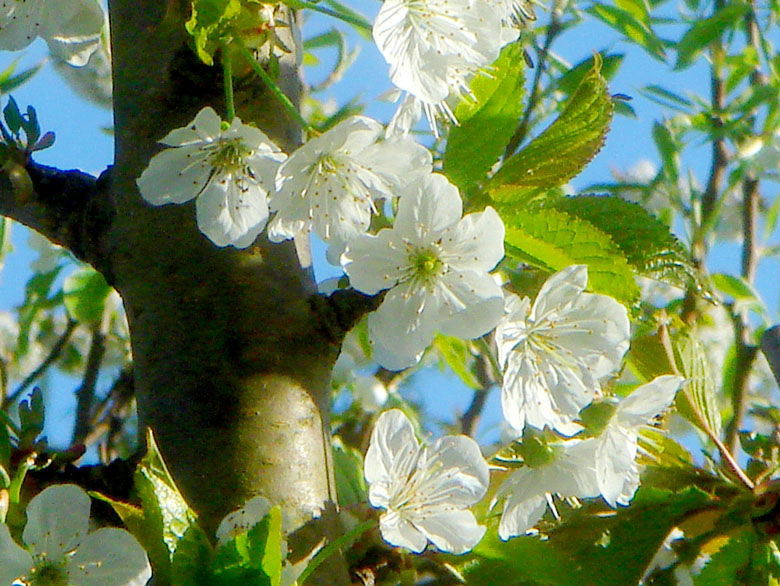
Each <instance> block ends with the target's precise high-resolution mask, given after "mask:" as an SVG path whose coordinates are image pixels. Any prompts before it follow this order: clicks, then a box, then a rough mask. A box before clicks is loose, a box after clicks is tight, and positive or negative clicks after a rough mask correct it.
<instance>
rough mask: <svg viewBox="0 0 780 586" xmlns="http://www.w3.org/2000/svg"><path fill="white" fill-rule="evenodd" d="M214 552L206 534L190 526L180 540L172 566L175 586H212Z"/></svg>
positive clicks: (172, 581)
mask: <svg viewBox="0 0 780 586" xmlns="http://www.w3.org/2000/svg"><path fill="white" fill-rule="evenodd" d="M212 556H213V552H212V549H211V544H210V543H209V540H208V538H207V537H206V534H205V533H204V532H203V530H202V529H201V528H200V527H198V526H197V525H190V527H189V528H188V529H187V531H186V532H185V533H184V536H183V537H182V538H181V539H180V540H179V544H178V546H177V547H176V551H175V552H174V554H173V561H172V564H171V584H172V585H173V586H212V584H213V576H212V574H211V569H210V567H209V566H210V564H211V558H212Z"/></svg>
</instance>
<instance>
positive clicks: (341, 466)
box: [333, 436, 368, 507]
mask: <svg viewBox="0 0 780 586" xmlns="http://www.w3.org/2000/svg"><path fill="white" fill-rule="evenodd" d="M333 463H334V468H335V474H336V491H337V494H338V495H339V505H341V506H342V507H350V506H352V505H356V504H358V503H363V502H366V500H367V499H368V497H367V495H366V481H365V479H364V478H363V456H362V455H361V453H360V452H359V451H357V450H356V449H355V448H352V447H350V446H345V445H344V442H342V441H341V438H340V437H338V436H336V437H334V438H333Z"/></svg>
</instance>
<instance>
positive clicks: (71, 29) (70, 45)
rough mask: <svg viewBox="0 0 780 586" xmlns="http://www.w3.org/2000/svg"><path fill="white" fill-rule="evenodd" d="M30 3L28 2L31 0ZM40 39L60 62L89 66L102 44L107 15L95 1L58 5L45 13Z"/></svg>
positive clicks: (74, 0)
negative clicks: (44, 41)
mask: <svg viewBox="0 0 780 586" xmlns="http://www.w3.org/2000/svg"><path fill="white" fill-rule="evenodd" d="M28 2H29V0H28ZM44 18H45V21H44V25H43V27H42V28H41V32H40V34H41V36H42V37H44V38H45V39H46V42H47V43H48V45H49V50H50V51H51V53H52V54H53V55H54V56H55V57H56V58H58V59H60V60H62V61H65V62H66V63H69V64H71V65H74V66H76V67H81V66H83V65H86V64H87V62H88V61H89V58H90V56H91V55H92V53H94V52H95V50H97V48H98V45H99V44H100V35H101V34H102V32H103V25H104V22H105V15H104V14H103V9H102V8H101V7H100V4H99V3H98V2H97V1H96V0H68V2H58V3H57V8H56V9H55V8H53V7H52V8H49V10H48V11H46V10H44Z"/></svg>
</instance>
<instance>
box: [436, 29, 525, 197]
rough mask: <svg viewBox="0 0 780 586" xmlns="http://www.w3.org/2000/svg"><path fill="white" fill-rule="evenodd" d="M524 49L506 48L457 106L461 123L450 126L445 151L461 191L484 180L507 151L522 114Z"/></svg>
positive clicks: (447, 171) (451, 174)
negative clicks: (488, 73)
mask: <svg viewBox="0 0 780 586" xmlns="http://www.w3.org/2000/svg"><path fill="white" fill-rule="evenodd" d="M523 69H524V61H523V48H522V46H521V45H519V44H515V43H513V44H510V45H507V46H506V47H504V49H503V51H501V55H500V56H499V58H498V60H497V61H496V62H495V63H494V64H493V65H492V67H491V68H490V76H487V75H477V76H476V77H475V78H474V80H473V81H472V82H471V87H470V90H471V94H472V95H471V96H467V97H465V98H464V99H463V100H462V101H461V102H460V104H458V106H457V108H456V109H455V118H456V119H457V120H458V122H459V125H458V126H453V127H452V128H451V129H450V133H449V137H448V139H447V149H446V151H445V153H444V161H443V163H444V173H445V174H446V175H447V176H448V177H449V178H450V180H451V181H453V182H454V183H455V184H457V185H458V187H460V188H461V190H464V189H466V188H467V187H469V186H470V185H473V184H474V183H477V182H479V181H481V180H483V179H484V178H485V177H486V175H487V173H488V171H490V168H491V167H492V166H493V164H494V163H495V162H496V161H498V159H499V157H500V156H501V154H502V153H503V152H504V149H505V148H506V145H507V143H508V142H509V140H510V139H511V138H512V134H513V133H514V131H515V128H516V126H517V122H518V120H519V118H520V116H521V114H522V113H523V107H524V106H523V100H522V97H523V93H524V87H523V84H524V82H525V77H524V75H523Z"/></svg>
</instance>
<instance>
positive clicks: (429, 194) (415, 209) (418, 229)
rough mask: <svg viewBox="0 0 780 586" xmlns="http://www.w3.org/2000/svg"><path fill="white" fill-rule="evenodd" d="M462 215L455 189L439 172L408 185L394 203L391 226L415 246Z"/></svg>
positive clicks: (436, 233) (461, 203)
mask: <svg viewBox="0 0 780 586" xmlns="http://www.w3.org/2000/svg"><path fill="white" fill-rule="evenodd" d="M462 213H463V202H462V201H461V199H460V193H459V192H458V188H457V187H455V186H454V185H453V184H452V183H450V182H449V180H448V179H447V178H446V177H445V176H444V175H441V174H439V173H432V174H430V175H426V176H424V177H422V178H421V179H420V180H419V181H415V182H413V183H412V184H410V185H409V187H408V189H407V190H406V191H405V193H404V194H403V195H402V196H401V199H400V200H399V202H398V215H397V216H396V218H395V223H394V225H393V228H394V230H396V231H397V232H398V234H399V235H400V236H402V237H406V238H409V239H411V240H412V241H413V242H415V243H417V242H419V241H425V242H426V243H427V242H428V241H429V240H430V239H431V238H430V235H431V234H434V235H437V237H438V234H439V233H440V232H442V231H444V230H445V229H447V228H449V227H450V226H453V225H455V224H456V223H457V222H458V221H459V220H460V217H461V215H462Z"/></svg>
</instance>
